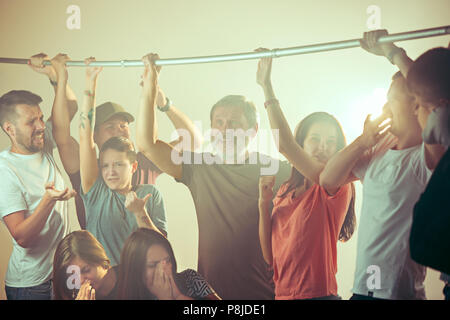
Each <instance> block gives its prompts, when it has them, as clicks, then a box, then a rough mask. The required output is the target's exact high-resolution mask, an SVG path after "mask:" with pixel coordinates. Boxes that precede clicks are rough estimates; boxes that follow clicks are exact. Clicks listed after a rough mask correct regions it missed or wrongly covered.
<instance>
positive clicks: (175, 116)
mask: <svg viewBox="0 0 450 320" xmlns="http://www.w3.org/2000/svg"><path fill="white" fill-rule="evenodd" d="M166 114H167V116H168V117H169V119H170V121H172V123H173V125H174V126H175V128H176V129H177V130H178V129H184V130H187V132H188V133H189V137H190V145H189V147H188V149H187V150H195V149H197V148H199V147H200V146H201V145H202V143H203V138H202V135H201V133H200V130H199V129H198V128H197V127H196V126H195V125H194V123H193V122H192V121H191V119H189V117H188V116H187V115H186V114H184V113H183V112H181V111H180V110H179V109H177V108H175V107H174V106H171V107H170V108H169V110H167V112H166ZM182 145H183V146H184V144H182ZM183 149H184V148H183ZM185 150H186V149H185ZM180 151H181V150H180Z"/></svg>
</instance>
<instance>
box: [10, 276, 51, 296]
mask: <svg viewBox="0 0 450 320" xmlns="http://www.w3.org/2000/svg"><path fill="white" fill-rule="evenodd" d="M5 292H6V298H7V299H8V300H51V299H52V280H48V281H47V282H44V283H43V284H40V285H37V286H34V287H27V288H13V287H8V286H5Z"/></svg>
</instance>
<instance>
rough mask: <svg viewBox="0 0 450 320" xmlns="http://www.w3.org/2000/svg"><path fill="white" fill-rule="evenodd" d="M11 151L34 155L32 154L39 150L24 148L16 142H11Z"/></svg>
mask: <svg viewBox="0 0 450 320" xmlns="http://www.w3.org/2000/svg"><path fill="white" fill-rule="evenodd" d="M11 152H13V153H18V154H24V155H32V154H35V153H37V152H31V151H29V150H28V149H27V148H24V147H23V146H22V145H20V144H16V143H12V144H11Z"/></svg>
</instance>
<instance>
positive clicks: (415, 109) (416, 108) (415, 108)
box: [414, 103, 420, 116]
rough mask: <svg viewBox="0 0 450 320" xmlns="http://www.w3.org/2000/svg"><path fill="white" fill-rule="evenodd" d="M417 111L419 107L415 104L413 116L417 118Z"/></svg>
mask: <svg viewBox="0 0 450 320" xmlns="http://www.w3.org/2000/svg"><path fill="white" fill-rule="evenodd" d="M419 109H420V105H419V104H418V103H416V104H415V105H414V115H415V116H418V115H419Z"/></svg>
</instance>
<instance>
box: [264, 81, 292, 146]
mask: <svg viewBox="0 0 450 320" xmlns="http://www.w3.org/2000/svg"><path fill="white" fill-rule="evenodd" d="M263 91H264V97H265V99H266V100H265V101H266V102H270V101H274V102H272V103H268V104H267V107H266V110H267V115H268V117H269V122H270V127H271V128H272V130H274V131H275V132H278V138H279V139H278V140H279V141H278V146H277V147H278V149H279V151H280V152H281V153H282V154H284V153H285V152H286V150H288V149H289V148H288V146H289V145H290V144H291V142H292V141H293V140H294V137H293V135H292V132H291V129H290V127H289V123H288V122H287V120H286V118H285V117H284V114H283V111H282V110H281V108H280V104H279V103H278V102H276V101H275V99H276V97H275V93H274V91H273V88H272V84H270V83H268V84H266V85H264V86H263ZM276 142H277V141H276Z"/></svg>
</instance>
